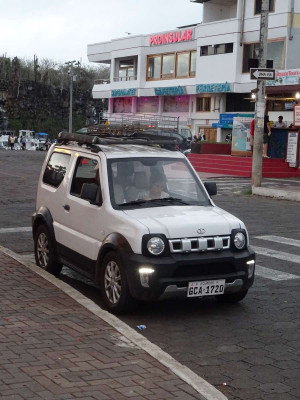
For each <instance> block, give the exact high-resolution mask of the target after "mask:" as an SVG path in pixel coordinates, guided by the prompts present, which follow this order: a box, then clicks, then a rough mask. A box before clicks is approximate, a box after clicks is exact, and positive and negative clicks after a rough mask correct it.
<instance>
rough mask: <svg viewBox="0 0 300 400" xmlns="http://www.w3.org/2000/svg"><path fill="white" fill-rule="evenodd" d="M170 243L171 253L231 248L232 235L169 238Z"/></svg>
mask: <svg viewBox="0 0 300 400" xmlns="http://www.w3.org/2000/svg"><path fill="white" fill-rule="evenodd" d="M192 243H193V244H192ZM169 245H170V251H171V253H190V252H204V251H220V250H226V249H229V246H230V236H211V237H201V238H197V237H196V238H183V239H169ZM195 245H196V246H195Z"/></svg>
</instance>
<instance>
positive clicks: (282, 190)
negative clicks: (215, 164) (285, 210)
mask: <svg viewBox="0 0 300 400" xmlns="http://www.w3.org/2000/svg"><path fill="white" fill-rule="evenodd" d="M197 174H198V175H199V177H200V178H201V179H204V180H206V179H211V180H213V179H217V178H224V179H225V178H231V179H241V178H240V177H238V176H233V175H220V174H211V173H207V172H197ZM245 179H246V178H245ZM250 183H251V181H250ZM252 194H255V195H257V196H266V197H273V198H276V199H281V200H292V201H300V178H290V179H289V178H285V179H275V178H272V179H271V178H263V180H262V185H261V186H260V187H254V186H252Z"/></svg>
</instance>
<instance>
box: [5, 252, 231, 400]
mask: <svg viewBox="0 0 300 400" xmlns="http://www.w3.org/2000/svg"><path fill="white" fill-rule="evenodd" d="M0 252H2V253H3V254H5V255H7V256H9V257H11V258H13V259H14V260H16V261H18V262H19V263H20V264H22V265H24V266H25V267H26V268H28V269H30V270H31V271H32V272H34V273H35V274H37V275H39V276H41V277H42V278H44V279H45V280H46V281H48V282H50V283H52V284H53V285H54V286H56V287H57V288H58V289H60V290H61V291H62V292H64V293H65V294H66V295H68V296H69V297H71V298H72V299H74V300H75V301H76V302H77V303H79V304H80V305H82V306H83V307H85V308H86V309H87V310H89V311H90V312H92V313H93V314H94V315H96V316H97V317H99V318H101V319H102V320H103V321H105V322H106V323H107V324H109V325H110V326H111V327H113V328H114V329H116V330H117V331H118V332H119V333H121V334H122V335H123V336H124V337H126V338H127V339H129V340H130V341H131V342H133V343H134V344H135V345H136V346H138V347H139V348H140V349H141V350H144V351H145V352H146V353H148V354H149V355H150V356H151V357H153V358H154V359H156V360H157V361H159V362H160V363H161V364H163V365H164V366H165V367H167V368H168V369H169V370H170V371H171V372H173V373H174V374H175V375H177V376H178V377H179V378H180V379H182V380H183V381H184V382H185V383H187V384H189V385H190V386H192V387H193V388H194V389H195V390H196V391H197V392H198V393H199V394H200V395H201V396H202V397H203V400H228V399H227V397H226V396H225V395H224V394H223V393H221V392H220V391H219V390H217V389H216V388H215V387H214V386H212V385H211V384H210V383H208V382H206V381H205V380H204V379H203V378H201V377H200V376H198V375H197V374H196V373H195V372H193V371H192V370H190V369H189V368H188V367H186V366H184V365H182V364H181V363H179V362H178V361H176V360H175V359H174V358H173V357H172V356H170V355H169V354H168V353H166V352H165V351H163V350H162V349H161V348H160V347H158V346H157V345H155V344H153V343H151V342H150V341H149V340H148V339H146V338H145V337H144V336H143V335H141V334H140V333H138V332H136V331H135V330H134V329H132V328H130V327H129V326H128V325H127V324H125V323H124V322H123V321H121V320H119V319H118V318H117V317H116V316H114V315H113V314H110V313H109V312H108V311H105V310H103V309H102V308H101V307H99V306H98V305H96V304H95V303H94V302H93V301H92V300H90V299H88V298H86V297H85V296H84V295H82V294H81V293H80V292H78V291H77V290H76V289H74V288H72V287H71V286H70V285H68V284H67V283H65V282H63V281H61V280H59V279H57V278H56V277H55V276H53V275H51V274H50V273H48V272H46V271H44V270H43V269H41V268H39V267H37V266H36V265H35V264H33V263H31V262H29V261H24V259H22V256H20V255H19V254H17V253H15V252H13V251H11V250H9V249H7V248H5V247H3V246H1V245H0Z"/></svg>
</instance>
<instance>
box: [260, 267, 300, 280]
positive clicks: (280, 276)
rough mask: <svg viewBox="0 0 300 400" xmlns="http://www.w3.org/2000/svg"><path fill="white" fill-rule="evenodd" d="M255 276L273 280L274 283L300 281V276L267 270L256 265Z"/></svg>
mask: <svg viewBox="0 0 300 400" xmlns="http://www.w3.org/2000/svg"><path fill="white" fill-rule="evenodd" d="M255 275H256V276H260V277H261V278H266V279H271V280H272V281H288V280H290V279H300V276H297V275H293V274H288V273H287V272H281V271H276V270H275V269H271V268H265V267H262V266H261V265H256V267H255Z"/></svg>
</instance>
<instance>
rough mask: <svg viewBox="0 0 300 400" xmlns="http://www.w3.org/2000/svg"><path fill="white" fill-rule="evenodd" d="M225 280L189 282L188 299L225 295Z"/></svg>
mask: <svg viewBox="0 0 300 400" xmlns="http://www.w3.org/2000/svg"><path fill="white" fill-rule="evenodd" d="M224 289H225V279H221V280H219V281H198V282H189V286H188V291H187V297H199V296H216V295H218V294H223V293H224Z"/></svg>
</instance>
